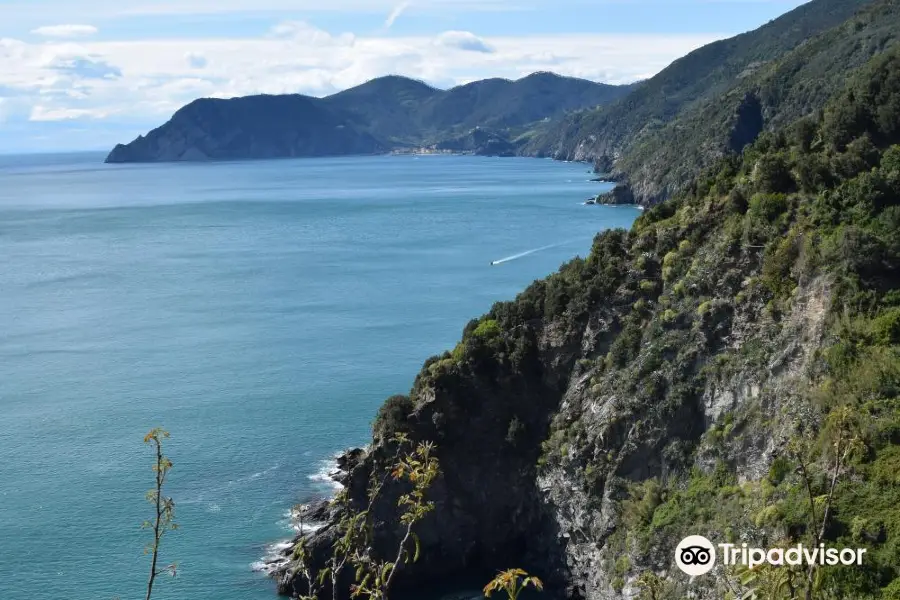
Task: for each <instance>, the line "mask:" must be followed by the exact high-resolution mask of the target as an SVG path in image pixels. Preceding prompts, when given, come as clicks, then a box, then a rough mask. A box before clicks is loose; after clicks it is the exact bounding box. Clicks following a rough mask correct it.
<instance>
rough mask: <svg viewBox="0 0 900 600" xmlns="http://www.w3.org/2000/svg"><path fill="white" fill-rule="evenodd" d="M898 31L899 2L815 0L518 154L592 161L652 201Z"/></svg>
mask: <svg viewBox="0 0 900 600" xmlns="http://www.w3.org/2000/svg"><path fill="white" fill-rule="evenodd" d="M898 32H900V3H898V2H897V1H896V0H874V1H873V0H813V1H811V2H808V3H806V4H803V5H801V6H800V7H798V8H796V9H794V10H792V11H790V12H788V13H785V14H784V15H782V16H781V17H778V18H777V19H774V20H773V21H770V22H769V23H767V24H765V25H763V26H762V27H760V28H758V29H756V30H753V31H750V32H747V33H743V34H741V35H738V36H735V37H733V38H729V39H725V40H720V41H717V42H713V43H711V44H708V45H706V46H703V47H701V48H699V49H697V50H695V51H693V52H691V53H689V54H687V55H686V56H684V57H682V58H680V59H678V60H676V61H675V62H673V63H672V64H671V65H669V66H668V67H666V68H665V69H663V70H662V71H660V72H659V73H658V74H657V75H655V76H654V77H652V78H650V79H648V80H646V81H645V82H643V83H642V84H641V85H639V86H637V87H636V89H635V90H634V91H633V92H631V93H630V94H628V95H627V96H625V97H623V98H622V99H620V100H618V101H616V102H613V103H610V104H608V105H606V106H602V107H599V108H596V109H591V110H584V111H578V112H575V113H572V114H569V115H566V116H564V117H562V118H560V119H558V120H556V121H554V122H553V123H549V124H546V125H544V126H543V127H539V128H536V129H535V130H534V131H532V132H530V134H529V135H528V138H527V139H522V140H520V144H519V146H518V149H517V152H518V153H520V154H524V155H527V156H550V157H553V158H558V159H566V160H586V161H593V162H595V164H596V165H597V168H598V170H599V171H602V172H604V173H607V174H611V175H612V176H613V178H615V179H617V180H619V181H621V182H622V183H623V184H625V185H627V186H628V187H629V188H630V189H629V193H627V194H625V195H624V197H627V198H629V200H632V199H633V200H634V201H637V202H638V203H640V204H645V205H647V204H654V203H656V202H658V201H660V200H663V199H665V198H667V197H669V196H671V195H672V194H673V193H675V192H677V191H679V190H680V189H683V187H684V186H685V185H687V184H688V183H689V182H690V181H691V179H692V178H693V177H694V175H695V174H696V171H697V169H698V168H702V167H705V166H709V165H710V164H712V162H713V161H714V160H715V159H717V158H718V157H720V156H722V155H724V154H727V153H739V152H740V151H741V150H742V149H743V148H744V146H746V145H747V144H749V143H752V142H753V141H754V140H755V139H756V137H757V136H758V135H759V134H760V133H761V132H762V131H765V130H773V129H775V128H776V127H778V126H780V125H782V124H784V123H788V122H791V121H792V120H794V119H796V118H797V117H801V116H804V115H810V114H813V113H814V112H815V111H817V110H820V109H821V108H822V107H823V106H824V105H825V103H826V101H827V100H828V99H829V98H830V97H831V96H832V95H833V94H834V93H836V91H837V90H839V89H841V87H842V85H843V84H844V82H845V81H846V80H847V78H848V77H850V76H851V75H852V74H853V73H854V72H855V70H856V69H858V68H859V67H860V66H861V65H863V64H864V63H865V62H866V61H867V60H869V59H870V58H871V57H872V56H874V55H875V54H878V53H881V52H883V51H885V50H887V49H888V48H889V47H890V46H891V45H893V44H894V43H895V42H896V39H897V36H898Z"/></svg>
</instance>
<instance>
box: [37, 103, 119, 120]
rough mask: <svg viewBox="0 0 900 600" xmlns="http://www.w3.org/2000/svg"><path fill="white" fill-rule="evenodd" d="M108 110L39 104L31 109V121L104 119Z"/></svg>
mask: <svg viewBox="0 0 900 600" xmlns="http://www.w3.org/2000/svg"><path fill="white" fill-rule="evenodd" d="M107 116H109V113H108V112H107V111H104V110H101V109H88V108H48V107H45V106H41V105H37V106H35V107H34V108H32V109H31V116H30V117H29V120H30V121H70V120H73V119H84V118H88V119H102V118H104V117H107Z"/></svg>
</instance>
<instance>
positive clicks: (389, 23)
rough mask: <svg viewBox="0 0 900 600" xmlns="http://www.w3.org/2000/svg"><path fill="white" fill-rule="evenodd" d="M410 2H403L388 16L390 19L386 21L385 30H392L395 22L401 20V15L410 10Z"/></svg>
mask: <svg viewBox="0 0 900 600" xmlns="http://www.w3.org/2000/svg"><path fill="white" fill-rule="evenodd" d="M410 4H411V3H410V2H401V3H400V4H398V5H397V6H395V7H394V9H393V10H392V11H391V14H389V15H388V18H387V19H385V21H384V27H385V29H390V28H391V27H393V26H394V22H395V21H396V20H397V19H399V18H400V15H402V14H403V13H404V11H405V10H406V9H407V8H409V6H410Z"/></svg>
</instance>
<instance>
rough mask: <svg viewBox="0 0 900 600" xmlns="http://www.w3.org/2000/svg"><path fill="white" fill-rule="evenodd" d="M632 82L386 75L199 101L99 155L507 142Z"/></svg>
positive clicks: (224, 155)
mask: <svg viewBox="0 0 900 600" xmlns="http://www.w3.org/2000/svg"><path fill="white" fill-rule="evenodd" d="M632 87H633V86H630V85H624V86H615V85H607V84H602V83H595V82H592V81H587V80H584V79H576V78H571V77H562V76H559V75H555V74H553V73H535V74H532V75H529V76H527V77H524V78H522V79H519V80H516V81H510V80H506V79H486V80H483V81H476V82H472V83H468V84H465V85H461V86H457V87H454V88H451V89H449V90H440V89H437V88H434V87H431V86H429V85H428V84H426V83H423V82H421V81H417V80H414V79H409V78H406V77H401V76H397V75H390V76H386V77H379V78H377V79H373V80H371V81H368V82H366V83H364V84H362V85H359V86H356V87H354V88H350V89H348V90H344V91H342V92H339V93H337V94H334V95H331V96H328V97H325V98H313V97H309V96H303V95H300V94H293V95H278V96H271V95H259V96H246V97H242V98H233V99H227V100H222V99H212V98H202V99H199V100H195V101H193V102H191V103H190V104H188V105H186V106H184V107H183V108H181V109H179V110H178V111H177V112H176V113H175V114H174V115H173V116H172V118H171V119H170V120H169V121H168V122H167V123H165V124H164V125H162V126H161V127H158V128H156V129H154V130H153V131H151V132H150V133H148V134H147V135H146V136H140V137H138V138H137V139H135V140H134V141H132V142H131V143H129V144H119V145H117V146H116V147H115V148H114V149H113V151H112V152H110V154H109V156H108V157H107V162H156V161H197V160H217V159H248V158H276V157H293V156H328V155H341V154H374V153H381V152H388V151H391V150H398V149H404V148H415V147H422V146H436V145H437V144H440V143H441V142H452V141H453V140H457V139H459V138H461V137H465V136H466V135H468V134H470V133H471V132H472V130H473V129H476V128H490V129H492V130H495V131H498V132H499V135H500V136H501V138H502V139H503V140H508V139H511V138H512V137H513V136H516V135H519V134H520V133H522V132H523V131H525V128H526V127H527V126H528V125H530V124H532V123H534V122H536V121H541V120H544V119H550V118H556V117H561V116H562V115H563V114H564V113H565V112H566V111H571V110H578V109H585V108H592V107H595V106H598V105H602V104H605V103H608V102H611V101H613V100H616V99H618V98H620V97H622V96H624V95H625V94H626V93H628V92H629V91H630V90H631V89H632ZM482 137H484V136H473V139H481V138H482ZM495 146H496V145H495ZM499 146H500V147H503V148H507V147H508V145H507V144H505V143H504V144H500V145H499ZM491 147H494V146H491ZM470 151H472V152H475V153H488V152H490V149H489V148H487V147H485V148H482V147H479V146H477V145H476V146H474V147H472V149H471V150H470Z"/></svg>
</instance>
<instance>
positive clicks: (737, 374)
mask: <svg viewBox="0 0 900 600" xmlns="http://www.w3.org/2000/svg"><path fill="white" fill-rule="evenodd" d="M898 284H900V50H898V49H893V50H890V51H887V52H885V53H883V54H880V55H878V56H876V57H874V58H872V59H870V60H869V62H868V63H867V65H866V67H865V68H864V69H863V70H862V71H861V72H859V73H857V74H856V75H854V76H853V77H852V78H851V80H850V82H849V83H848V84H847V85H846V86H845V87H844V89H843V90H842V91H841V92H840V93H839V94H838V95H836V97H835V98H833V99H832V100H831V101H830V102H829V103H828V104H827V106H826V107H825V108H824V110H823V111H821V112H820V113H818V114H816V115H814V116H811V117H807V118H803V119H799V120H795V121H793V122H792V123H790V124H788V125H786V126H784V127H780V128H778V129H777V130H776V131H773V132H766V133H763V134H762V135H761V136H760V137H759V139H758V140H756V141H755V142H754V143H753V144H752V145H750V146H749V147H748V148H746V149H745V150H744V151H743V153H742V154H740V155H732V156H728V157H724V158H722V159H720V160H719V161H718V162H716V164H714V165H713V166H711V167H710V168H709V169H707V170H706V171H705V172H703V173H699V174H697V175H696V176H695V178H694V179H693V181H692V182H691V184H690V185H689V186H687V187H686V188H685V190H684V191H683V192H680V193H678V194H677V195H676V196H675V197H674V198H672V199H670V200H668V201H665V202H663V203H661V204H659V205H658V206H656V207H654V208H653V209H651V210H648V211H647V212H646V213H645V214H644V215H643V216H642V217H641V218H639V219H638V220H637V222H636V223H635V224H634V226H633V227H632V229H631V230H630V231H624V230H612V231H607V232H604V233H602V234H600V235H598V236H597V238H596V239H595V242H594V245H593V249H592V251H591V253H590V255H589V256H588V257H586V258H584V259H582V258H576V259H574V260H572V261H570V262H568V263H566V264H565V265H563V266H562V267H561V268H560V270H559V271H558V272H557V273H555V274H553V275H551V276H550V277H548V278H546V279H543V280H540V281H536V282H535V283H534V284H533V285H531V286H530V287H529V288H528V289H527V290H525V291H524V292H523V293H522V294H520V295H519V296H518V297H517V298H516V299H515V300H514V301H511V302H503V303H499V304H497V305H495V306H494V307H493V308H492V310H491V311H490V312H489V313H488V314H487V315H485V316H483V317H481V318H480V319H476V320H473V321H472V322H471V323H470V324H469V325H468V326H467V327H466V328H465V331H464V333H463V337H462V340H461V341H460V343H459V344H458V345H457V347H456V348H455V349H453V350H452V351H449V352H446V353H445V354H443V355H441V356H437V357H434V358H432V359H429V360H428V361H427V362H426V363H425V366H424V367H423V369H422V371H421V373H420V374H419V376H418V378H417V380H416V382H415V385H414V386H413V389H412V391H411V393H410V395H409V396H395V397H393V398H391V399H390V400H389V401H388V402H387V403H386V404H385V406H384V408H383V409H382V411H381V413H380V415H379V418H378V420H377V422H376V425H375V430H374V440H373V442H374V443H373V445H372V447H371V448H370V449H368V450H367V451H366V452H364V453H361V454H356V455H354V458H353V459H352V460H349V461H347V465H348V466H347V468H348V470H349V472H348V474H347V479H346V481H348V482H349V483H348V485H349V487H348V491H347V494H348V497H347V498H348V500H347V501H348V504H346V505H341V506H343V508H340V509H335V510H337V511H338V513H340V514H337V513H336V514H335V515H333V520H332V521H331V523H330V524H329V525H328V526H326V527H325V528H323V529H321V530H319V531H318V532H316V533H315V534H313V535H312V536H311V537H309V538H308V539H307V541H306V542H304V547H306V548H311V549H312V550H313V552H312V554H309V555H306V556H321V554H318V555H317V554H316V552H315V550H316V549H319V550H320V551H325V552H327V551H328V550H327V549H328V548H330V547H331V544H332V542H333V541H334V539H335V536H337V535H340V532H341V530H340V525H339V523H340V522H342V521H341V519H342V518H344V517H346V515H345V514H343V513H344V512H346V511H349V512H350V513H352V512H353V511H356V510H362V509H364V508H366V507H367V505H368V498H367V490H369V489H371V486H370V483H371V481H370V480H371V478H373V477H379V475H378V474H380V473H383V472H384V468H385V467H386V466H389V464H390V462H389V458H390V457H391V456H392V455H393V449H392V442H391V441H390V440H391V438H392V434H394V433H397V432H400V433H403V434H404V435H406V436H408V437H409V438H410V439H412V440H413V441H425V440H427V441H430V442H434V443H435V444H436V447H437V450H436V455H437V457H438V458H439V460H440V464H441V465H442V468H443V471H442V473H441V475H440V477H439V479H438V480H437V481H436V483H435V485H434V486H433V488H432V489H431V490H430V496H429V497H430V498H431V500H433V501H434V502H435V510H434V511H433V514H431V515H430V516H428V517H426V519H425V520H424V521H423V522H422V523H421V527H420V528H419V529H418V530H417V533H418V538H417V539H419V540H420V541H421V548H420V556H421V558H420V560H419V561H418V562H411V563H409V564H402V565H400V566H399V567H398V568H399V569H400V571H399V573H400V577H399V578H398V580H400V581H402V582H403V583H404V584H405V585H408V586H414V587H416V586H419V587H421V586H422V585H426V582H427V584H428V585H433V584H434V582H435V581H439V580H441V579H445V578H447V579H453V578H458V577H460V576H462V575H463V574H465V573H469V572H477V573H482V572H491V571H492V570H494V569H502V568H508V567H509V566H510V565H521V566H523V567H525V568H527V569H528V570H529V571H530V572H533V573H536V574H538V575H540V576H541V577H542V578H543V579H544V580H545V582H546V583H547V588H546V593H547V594H550V595H551V596H554V597H561V596H568V597H575V598H586V599H592V600H593V599H597V600H599V599H603V600H613V599H618V598H622V597H628V598H638V599H641V600H648V599H652V600H668V599H673V600H674V599H677V598H683V597H686V596H690V597H695V598H708V599H710V600H712V599H716V600H719V599H721V598H750V597H756V598H770V599H776V598H777V599H782V598H783V599H787V598H816V599H832V598H834V599H846V598H854V599H894V600H896V599H897V598H900V479H898V473H900V399H898V394H900V291H898V289H900V286H898ZM388 488H390V489H389V490H388V491H387V492H384V491H383V492H382V495H383V496H384V498H385V500H384V501H382V500H379V501H378V502H376V503H375V504H374V505H372V506H368V511H369V512H372V513H373V514H375V515H377V522H378V527H377V528H376V529H375V530H374V531H373V535H374V537H373V538H372V539H371V540H370V546H371V549H372V550H371V552H373V553H375V555H377V553H378V552H380V551H381V550H382V549H384V548H389V547H391V545H392V542H393V541H394V540H396V539H397V537H398V535H401V533H402V532H401V530H400V529H399V527H394V526H393V525H391V523H392V522H393V519H394V518H396V511H397V509H396V507H395V506H394V504H393V500H394V499H396V498H397V497H398V496H399V495H400V494H402V493H403V488H402V486H400V487H397V486H394V487H391V486H390V484H389V485H388ZM344 522H345V521H344ZM687 534H702V535H706V536H707V537H709V538H710V539H711V540H713V541H714V542H715V543H719V542H725V541H729V542H736V543H741V542H748V543H750V544H751V545H756V546H760V547H786V546H789V545H794V544H796V543H797V542H802V543H804V544H807V545H811V546H818V544H820V543H822V544H826V545H829V546H836V547H854V548H856V547H861V548H866V549H867V554H866V560H865V561H864V563H863V564H862V565H861V566H859V567H856V566H854V567H842V566H838V567H817V568H813V569H806V568H804V567H789V566H784V567H779V568H759V569H757V570H755V571H754V572H752V573H748V572H747V571H746V570H742V569H740V568H735V567H729V566H725V565H722V564H718V565H717V566H716V567H715V569H714V570H713V571H712V572H711V573H710V574H707V575H705V576H702V577H698V578H694V579H693V580H691V579H690V578H688V577H687V576H686V575H684V574H683V573H681V572H680V571H679V570H677V569H676V568H674V565H673V561H672V556H673V550H674V548H675V545H676V544H677V542H678V540H680V539H681V538H682V537H684V536H685V535H687ZM295 566H296V565H293V566H289V567H288V568H286V569H285V570H284V571H283V572H282V573H281V590H282V591H283V592H293V593H301V594H302V593H304V588H303V579H302V578H301V577H299V574H298V573H299V572H298V571H297V570H295V568H294V567H295ZM348 577H351V578H352V574H349V575H348ZM351 580H352V579H351Z"/></svg>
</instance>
